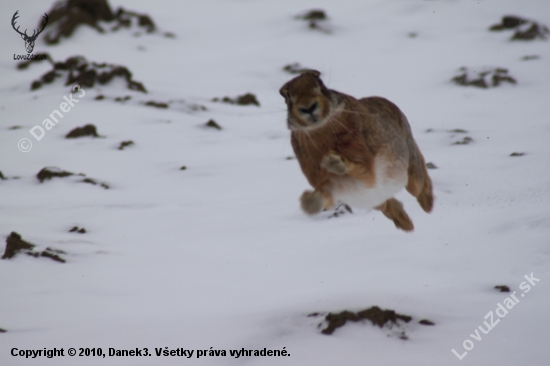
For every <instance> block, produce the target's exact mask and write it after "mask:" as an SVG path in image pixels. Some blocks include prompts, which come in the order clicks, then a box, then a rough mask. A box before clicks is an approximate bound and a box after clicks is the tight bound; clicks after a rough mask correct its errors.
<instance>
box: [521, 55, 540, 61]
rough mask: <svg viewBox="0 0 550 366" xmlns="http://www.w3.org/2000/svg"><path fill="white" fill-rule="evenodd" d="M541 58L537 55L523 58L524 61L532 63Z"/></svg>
mask: <svg viewBox="0 0 550 366" xmlns="http://www.w3.org/2000/svg"><path fill="white" fill-rule="evenodd" d="M539 58H540V56H537V55H526V56H523V57H522V58H521V60H522V61H531V60H538V59H539Z"/></svg>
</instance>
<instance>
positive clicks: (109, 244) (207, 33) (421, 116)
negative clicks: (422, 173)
mask: <svg viewBox="0 0 550 366" xmlns="http://www.w3.org/2000/svg"><path fill="white" fill-rule="evenodd" d="M110 4H111V6H112V7H113V9H116V8H118V7H119V6H123V7H124V8H125V9H129V10H133V11H136V12H140V13H148V14H149V15H150V16H151V17H152V19H153V20H154V21H155V23H156V24H157V26H158V28H159V32H156V33H153V34H146V33H144V32H142V31H141V32H140V33H141V34H140V35H139V36H135V35H134V33H135V32H137V29H136V28H132V29H131V30H125V29H122V30H120V31H118V32H116V33H111V32H107V33H104V34H100V33H98V32H97V31H96V30H94V29H92V28H89V27H81V28H79V29H78V30H77V31H76V33H75V35H74V36H73V37H72V38H70V39H66V40H64V41H62V42H61V43H60V44H59V45H56V46H47V45H46V44H45V43H44V41H43V39H41V37H40V36H39V38H38V40H37V43H36V46H35V51H34V53H35V54H38V53H42V52H48V53H49V54H50V55H51V56H52V57H53V59H55V60H56V61H64V60H65V59H66V58H67V57H69V56H73V55H83V56H85V57H86V58H87V59H88V60H89V61H96V62H107V63H111V64H117V65H124V66H126V67H128V69H129V70H131V72H132V73H133V78H134V79H135V80H137V81H139V82H142V83H143V84H144V85H145V87H146V88H147V90H148V91H149V93H148V94H143V93H139V92H134V91H129V90H127V89H126V88H125V85H124V83H123V82H121V81H118V80H116V81H113V82H111V83H109V84H106V85H103V86H96V87H93V88H84V89H85V95H84V96H82V98H80V99H79V102H78V104H76V105H75V106H74V107H73V108H72V109H71V110H70V111H69V112H67V113H66V114H65V115H64V117H63V118H62V119H60V120H59V123H58V124H57V125H55V127H53V128H52V129H51V130H49V131H46V134H45V136H44V137H43V138H42V139H41V140H40V141H36V140H35V139H34V138H33V137H32V136H31V135H30V134H29V132H28V131H29V130H30V129H31V128H32V127H33V126H34V125H37V124H38V125H40V124H41V122H42V121H43V120H44V119H46V118H48V116H49V114H50V113H52V111H53V110H55V109H59V105H60V103H62V102H64V99H63V97H64V96H67V97H68V96H69V94H70V86H65V85H64V82H62V81H61V80H57V81H56V82H54V83H53V84H49V85H45V86H43V87H42V88H40V89H37V90H35V91H30V84H31V82H32V81H33V80H36V79H38V78H39V77H40V76H41V75H42V74H44V73H45V72H47V71H48V70H50V69H51V66H50V65H49V64H48V63H47V62H42V63H38V64H33V65H31V66H30V67H29V68H28V69H27V70H23V71H20V70H17V69H16V64H17V62H16V61H14V60H13V56H12V55H13V54H24V53H25V50H24V44H23V41H22V40H21V38H20V37H19V36H18V35H17V34H16V33H15V32H14V31H13V29H12V27H11V24H10V21H11V17H12V15H13V13H14V12H15V11H16V10H19V14H20V16H21V17H20V18H19V19H18V22H19V23H18V24H22V28H23V27H29V28H31V27H33V26H35V25H36V24H37V23H38V20H39V19H40V17H41V15H42V14H43V13H44V12H46V11H49V9H50V7H51V2H50V1H49V0H40V1H30V0H18V1H14V0H8V1H3V2H2V3H1V4H0V9H1V13H2V14H3V16H2V19H3V20H2V27H1V29H0V36H1V38H2V58H1V59H0V69H1V71H0V75H1V81H2V82H1V85H0V95H1V97H0V98H1V99H0V121H1V122H0V171H1V172H2V173H3V175H4V176H5V177H6V178H8V179H6V180H0V237H1V238H2V241H3V240H4V238H7V237H8V236H9V234H10V233H11V232H12V231H15V232H17V233H19V234H21V235H22V237H23V239H24V240H26V241H28V242H31V243H33V244H35V245H36V246H37V247H36V249H37V250H43V249H45V248H46V247H50V248H53V249H58V250H63V251H65V252H66V254H65V255H63V257H64V258H65V259H66V260H67V262H66V263H64V264H63V263H58V262H55V261H53V260H51V259H49V258H34V257H31V256H27V255H24V254H19V255H18V256H16V257H14V258H13V259H10V260H0V328H2V329H4V330H6V331H7V332H5V333H0V364H1V365H6V366H11V365H181V364H190V365H191V364H197V365H199V364H200V365H226V364H228V365H238V364H247V365H419V366H420V365H422V366H426V365H454V364H463V365H483V366H487V365H520V364H521V365H523V364H525V365H527V364H528V365H540V366H542V365H548V364H550V348H549V347H548V344H550V313H549V311H548V309H549V308H550V291H549V288H550V287H549V286H550V266H549V260H550V247H549V245H550V207H549V205H550V147H549V146H550V145H549V144H548V140H549V138H550V113H549V111H550V110H549V105H550V72H549V60H550V48H549V41H548V40H546V41H544V40H536V41H531V42H521V41H514V42H512V41H510V40H509V38H510V37H511V35H512V34H513V31H506V32H489V31H488V28H489V26H491V25H493V24H496V23H499V22H500V19H501V17H502V16H503V15H508V14H512V15H518V16H521V17H524V18H528V19H534V20H535V21H538V22H541V23H542V24H550V4H549V3H548V1H547V0H528V1H523V0H480V1H471V0H455V1H451V0H447V1H443V0H442V1H417V0H369V1H359V0H358V1H328V0H318V1H309V0H300V1H298V0H292V1H290V0H278V1H266V0H257V1H242V0H231V1H221V0H196V1H194V0H193V1H191V0H188V1H184V2H169V1H155V2H150V1H126V2H122V1H111V3H110ZM313 8H320V9H324V10H325V11H326V13H327V15H328V16H329V20H327V21H326V22H324V23H327V24H326V25H323V27H326V28H328V29H329V30H330V31H331V32H330V33H326V32H322V31H319V30H315V29H309V28H308V26H307V23H306V22H304V21H300V20H296V19H294V16H295V15H296V14H300V13H302V12H304V11H307V10H309V9H313ZM164 32H172V33H174V34H175V38H168V37H165V36H163V33H164ZM531 55H536V56H539V57H538V58H536V59H531V60H523V59H522V58H523V57H524V56H531ZM294 62H298V63H300V64H301V65H302V66H304V67H308V68H314V69H317V70H319V71H321V72H322V77H323V80H324V81H325V84H326V85H327V86H328V87H329V88H332V89H335V90H338V91H341V92H344V93H347V94H351V95H354V96H356V97H363V96H369V95H380V96H384V97H386V98H388V99H390V100H392V101H393V102H395V103H396V104H397V105H398V106H399V107H400V108H401V109H402V110H403V111H404V113H405V114H406V115H407V117H408V119H409V121H410V123H411V127H412V130H413V133H414V136H415V138H416V141H417V143H418V145H419V146H420V148H421V150H422V152H423V154H424V156H425V157H426V160H427V161H428V162H432V163H433V164H435V165H436V166H437V169H431V170H429V172H430V175H431V177H432V179H433V181H434V187H435V190H434V193H435V195H436V197H437V198H436V202H435V207H434V210H433V212H432V213H431V214H425V213H424V212H423V211H422V210H421V208H420V207H419V206H418V205H417V203H416V202H415V200H414V198H413V197H411V196H410V195H408V194H407V193H406V192H402V193H401V194H400V195H399V196H398V198H399V199H400V200H402V201H403V202H404V204H405V207H406V209H407V211H408V213H409V215H410V217H411V219H412V220H413V222H414V224H415V231H414V232H413V233H410V234H408V233H404V232H403V231H400V230H397V229H395V227H394V225H393V223H392V222H391V221H390V220H388V219H386V218H385V217H384V216H383V215H382V214H381V213H380V212H378V211H371V212H367V211H361V210H354V213H353V214H344V215H341V216H339V217H337V218H329V216H330V214H331V213H330V212H325V213H323V214H321V215H319V216H317V217H315V218H310V217H307V216H306V215H304V214H303V213H302V212H301V211H300V209H299V204H298V197H299V196H300V194H301V192H302V191H303V190H304V189H306V188H308V184H307V181H306V179H305V178H304V176H303V174H302V173H301V171H300V169H299V166H298V163H297V161H296V160H295V159H287V157H290V156H293V152H292V148H291V146H290V133H289V131H288V130H287V129H286V123H285V117H286V110H285V105H284V102H283V98H281V96H280V95H279V93H278V90H279V88H280V86H282V85H283V84H284V83H285V82H286V81H288V80H289V79H290V78H292V77H293V76H294V75H290V74H289V73H286V72H284V71H283V70H282V68H283V67H284V66H285V65H288V64H291V63H294ZM460 67H467V68H468V69H470V70H475V69H479V70H482V69H483V68H486V67H492V68H495V67H500V68H505V69H508V73H509V75H511V76H512V77H514V78H515V79H516V80H517V84H516V85H511V84H508V83H504V84H503V85H501V86H499V87H496V88H489V89H479V88H476V87H463V86H458V85H456V84H454V83H452V82H451V81H450V80H451V78H452V77H454V76H456V75H458V73H459V68H460ZM247 92H251V93H254V94H255V95H256V96H257V98H258V100H259V102H260V107H257V106H237V105H230V104H225V103H219V102H217V103H216V102H212V99H213V98H215V97H218V98H222V97H224V96H229V97H236V96H238V95H242V94H245V93H247ZM99 94H102V95H104V96H105V97H106V98H105V99H104V100H95V97H96V96H97V95H99ZM126 95H130V96H131V97H132V98H131V99H130V100H128V101H126V102H123V103H120V102H115V101H114V98H116V97H124V96H126ZM75 97H76V95H75ZM76 98H77V99H78V97H76ZM150 100H153V101H156V102H169V101H172V102H171V103H169V108H168V109H159V108H153V107H150V106H145V105H144V104H143V102H147V101H150ZM194 104H198V105H203V106H205V107H206V110H193V109H192V108H191V107H192V105H194ZM210 119H214V120H215V121H216V122H217V123H218V124H219V125H221V127H222V130H216V129H212V128H206V127H204V124H205V123H206V122H207V121H208V120H210ZM89 123H92V124H94V125H95V126H97V129H98V133H99V135H101V136H102V138H91V137H84V138H79V139H65V138H64V136H65V135H66V134H67V133H68V132H69V131H71V130H72V129H74V128H76V127H81V126H84V125H86V124H89ZM13 126H21V128H19V129H12V127H13ZM455 129H461V130H464V131H466V133H461V132H450V131H451V130H455ZM428 130H429V131H431V132H427V131H428ZM466 136H468V137H470V138H471V139H472V140H473V141H471V142H470V143H468V144H453V143H455V142H460V141H463V138H464V137H466ZM22 138H29V139H30V140H31V141H32V143H33V147H32V150H31V151H29V152H26V153H23V152H21V151H19V149H18V141H19V140H21V139H22ZM126 140H132V141H134V143H135V144H134V145H133V146H129V147H127V148H125V149H124V150H122V151H120V150H118V146H119V144H120V143H121V142H122V141H126ZM513 152H518V153H524V155H523V156H515V157H511V156H510V154H511V153H513ZM47 166H56V167H59V168H60V169H63V170H67V171H70V172H74V173H84V174H86V176H87V177H90V178H93V179H95V180H97V181H98V182H103V183H106V184H108V185H109V186H110V189H103V188H101V187H100V186H99V185H92V184H82V183H79V182H78V180H80V178H78V177H74V176H73V177H69V178H54V179H52V180H49V181H45V182H44V183H40V182H39V181H38V180H37V178H36V174H37V173H38V172H39V171H40V170H41V169H42V168H44V167H47ZM182 166H185V167H186V168H187V169H185V170H181V169H180V168H181V167H182ZM13 177H19V179H14V178H13ZM73 226H78V227H84V228H85V229H86V233H85V234H79V233H75V232H69V230H70V229H71V228H72V227H73ZM0 252H3V246H2V247H1V249H0ZM0 254H1V253H0ZM531 273H533V276H534V277H535V278H537V279H539V280H540V281H539V282H535V283H536V285H535V286H531V290H530V291H529V292H528V293H524V289H525V285H523V289H520V285H521V284H522V282H526V284H529V282H527V280H526V279H525V278H524V276H525V275H531ZM532 281H534V280H532ZM495 285H508V286H509V287H510V289H511V291H516V294H515V296H516V297H517V298H518V300H519V303H517V304H516V305H515V306H513V308H511V309H509V310H508V314H506V316H505V317H504V318H502V319H500V322H499V323H498V325H497V326H496V327H494V328H493V329H492V330H491V331H490V332H489V333H488V334H484V333H482V332H481V331H479V328H478V327H479V326H481V327H482V328H483V329H487V327H486V326H485V325H484V323H483V322H484V321H487V322H488V323H490V319H489V318H488V319H484V317H485V316H486V315H487V314H488V313H489V312H491V311H492V312H493V314H494V317H495V319H494V322H496V319H497V318H498V316H497V315H496V314H497V313H496V310H497V308H498V303H502V304H503V303H504V301H505V299H506V298H507V297H508V296H510V293H501V292H498V291H497V290H495V289H494V288H493V287H494V286H495ZM521 295H524V296H523V297H520V296H521ZM374 305H376V306H380V307H381V308H384V309H385V308H388V309H394V310H395V311H397V312H399V313H402V314H406V315H410V316H412V317H413V320H412V321H411V322H410V323H408V324H404V325H402V326H401V327H399V328H394V329H387V328H384V329H379V328H378V327H374V326H372V325H371V324H370V323H368V322H359V323H352V324H349V323H348V324H346V325H345V326H344V327H342V328H339V329H337V330H336V331H335V332H334V333H333V334H332V335H324V334H321V332H320V330H321V329H320V328H318V324H320V323H321V322H322V320H323V317H322V315H324V314H326V313H328V312H340V311H343V310H350V311H354V312H355V311H359V310H362V309H365V308H368V307H371V306H374ZM315 312H318V313H321V314H322V315H321V316H318V317H311V316H310V317H308V314H311V313H315ZM500 313H501V314H502V313H503V311H502V310H501V311H500ZM420 319H429V320H430V321H432V322H434V323H435V326H424V325H420V324H418V321H419V320H420ZM476 329H478V332H477V333H478V335H479V337H481V340H476V339H475V338H474V337H477V338H479V337H478V335H476ZM401 331H405V333H406V335H407V337H408V339H407V340H403V339H400V338H399V333H400V332H401ZM471 334H472V335H473V337H472V336H470V335H471ZM468 339H469V340H470V341H467V342H465V340H468ZM463 344H464V345H466V346H467V347H471V346H470V344H471V345H473V347H474V348H473V349H471V350H470V351H468V353H467V354H466V355H464V352H466V350H465V349H464V345H463ZM54 347H56V348H58V349H59V348H64V351H65V357H57V358H52V359H48V358H44V357H41V358H39V359H25V358H24V357H20V356H17V357H14V356H12V355H11V352H12V349H13V348H17V349H19V350H40V349H44V348H46V349H52V348H54ZM71 347H74V348H75V349H77V350H78V349H79V348H94V347H102V349H103V351H104V352H107V351H108V349H109V348H110V347H111V348H116V349H136V348H139V349H143V348H148V350H149V353H152V354H153V356H148V357H147V356H144V357H105V358H101V359H98V357H78V356H75V357H70V356H68V355H67V351H68V349H69V348H71ZM164 347H168V348H169V349H171V350H173V349H178V348H182V349H186V350H195V353H194V355H193V357H192V358H191V359H186V358H185V357H164V356H162V357H157V356H156V354H155V348H163V349H164ZM211 347H212V349H214V350H225V351H226V352H227V353H228V355H227V356H226V357H223V356H218V357H216V356H207V355H205V356H204V357H200V358H197V357H196V356H197V353H196V350H210V349H211ZM283 347H286V348H285V350H286V351H288V353H289V356H286V357H253V356H251V357H240V358H235V357H231V356H230V355H229V350H235V349H238V350H241V349H242V348H245V349H252V350H255V349H263V348H267V349H272V350H283ZM452 349H454V350H455V351H456V353H457V354H458V355H462V357H463V358H462V360H461V361H459V357H457V356H456V355H455V354H454V353H453V352H452V351H451V350H452Z"/></svg>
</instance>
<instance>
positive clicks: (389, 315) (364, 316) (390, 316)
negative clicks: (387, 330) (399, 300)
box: [321, 306, 412, 334]
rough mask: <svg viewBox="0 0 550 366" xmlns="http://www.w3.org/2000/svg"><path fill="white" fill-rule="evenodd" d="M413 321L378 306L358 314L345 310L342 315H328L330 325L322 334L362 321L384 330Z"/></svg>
mask: <svg viewBox="0 0 550 366" xmlns="http://www.w3.org/2000/svg"><path fill="white" fill-rule="evenodd" d="M411 319H412V317H410V316H408V315H403V314H399V313H396V312H395V311H394V310H390V309H386V310H382V309H380V308H379V307H378V306H373V307H370V308H368V309H365V310H361V311H359V312H357V313H353V312H351V311H347V310H345V311H342V312H340V313H329V314H327V316H325V320H326V321H327V322H328V325H327V327H326V328H325V329H323V330H322V331H321V333H323V334H332V333H333V332H334V331H335V330H336V328H340V327H343V326H344V325H345V324H346V323H347V322H348V321H352V322H358V321H361V320H369V321H370V322H371V323H372V325H376V326H378V327H379V328H382V327H383V326H384V325H386V324H388V323H389V325H390V326H392V325H399V323H398V320H401V321H404V322H405V323H408V322H410V321H411Z"/></svg>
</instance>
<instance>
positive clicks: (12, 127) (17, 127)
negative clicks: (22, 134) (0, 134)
mask: <svg viewBox="0 0 550 366" xmlns="http://www.w3.org/2000/svg"><path fill="white" fill-rule="evenodd" d="M21 128H23V127H21V126H11V127H10V128H8V130H20V129H21Z"/></svg>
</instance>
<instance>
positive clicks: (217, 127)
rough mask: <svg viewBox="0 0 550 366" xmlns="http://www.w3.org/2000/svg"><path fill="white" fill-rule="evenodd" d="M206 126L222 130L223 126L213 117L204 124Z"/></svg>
mask: <svg viewBox="0 0 550 366" xmlns="http://www.w3.org/2000/svg"><path fill="white" fill-rule="evenodd" d="M204 126H205V127H208V128H215V129H217V130H221V129H222V126H220V125H219V124H218V122H216V121H214V120H213V119H211V120H209V121H208V122H206V123H205V124H204Z"/></svg>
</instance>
